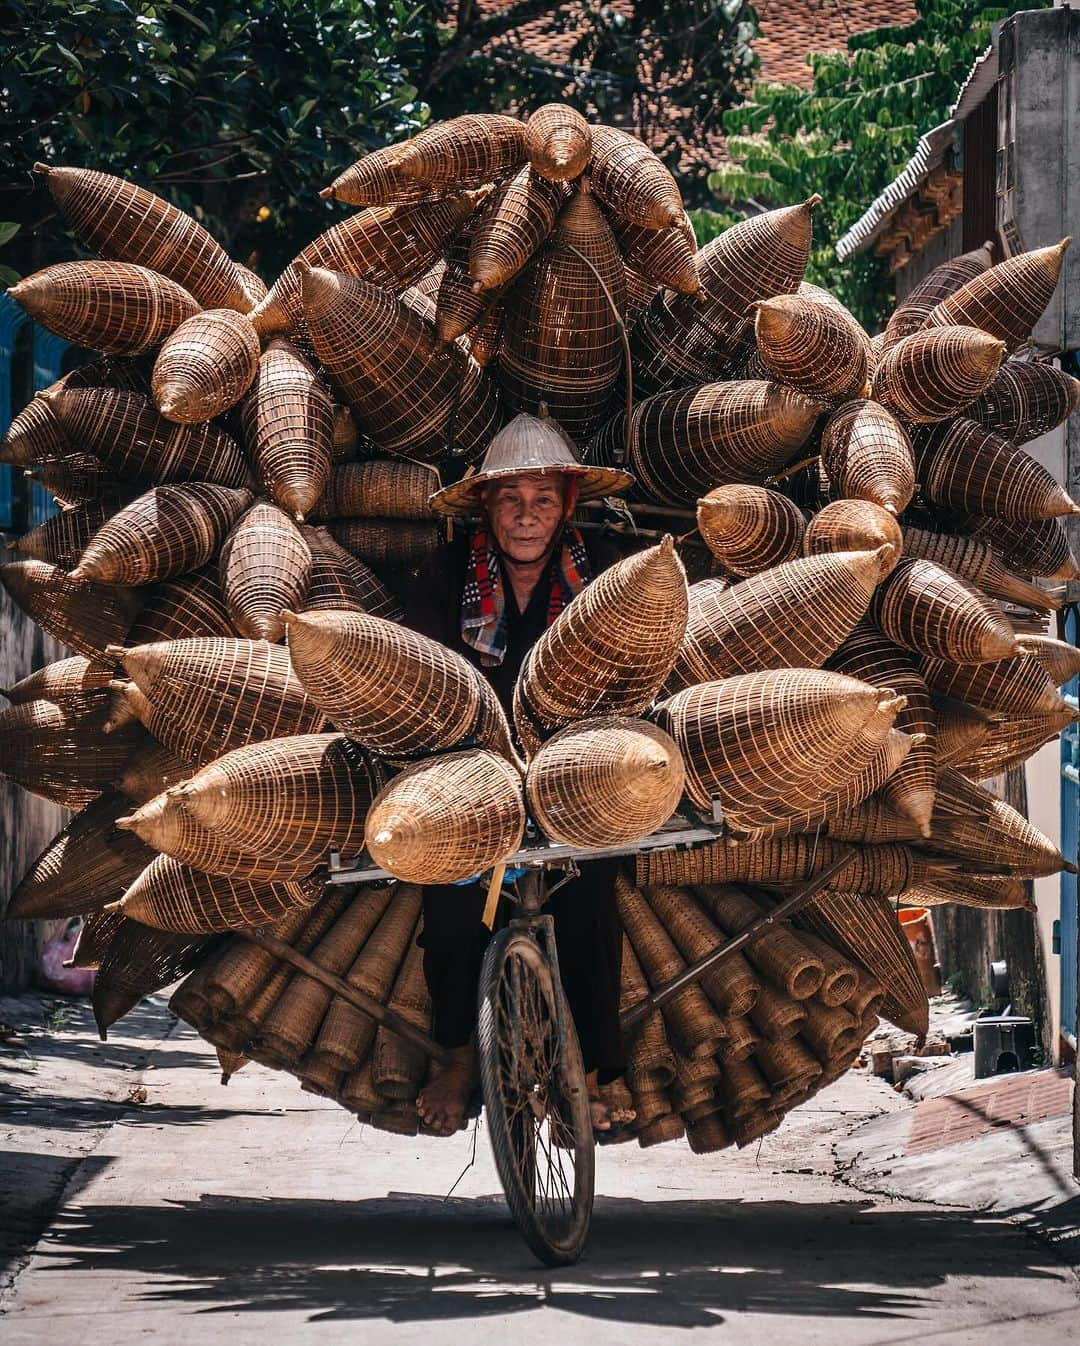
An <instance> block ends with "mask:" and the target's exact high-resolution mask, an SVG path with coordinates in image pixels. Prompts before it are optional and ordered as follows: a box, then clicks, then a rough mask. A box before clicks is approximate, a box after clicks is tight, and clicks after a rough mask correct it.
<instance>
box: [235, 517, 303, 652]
mask: <svg viewBox="0 0 1080 1346" xmlns="http://www.w3.org/2000/svg"><path fill="white" fill-rule="evenodd" d="M311 568H312V560H311V551H310V550H309V548H308V544H307V541H306V539H305V538H304V535H303V533H301V531H300V529H299V528H298V526H297V525H296V524H295V523H294V522H293V521H292V519H290V518H289V516H288V515H287V514H286V513H285V511H284V510H283V509H281V508H280V507H279V506H277V505H272V504H271V503H270V502H269V501H268V500H257V501H256V502H255V504H254V505H252V506H251V508H250V509H249V510H247V511H246V512H245V513H244V514H242V515H241V516H240V517H239V518H238V519H237V520H236V522H235V523H234V524H233V526H232V529H231V531H230V532H229V535H228V537H227V538H226V539H225V541H224V543H223V544H222V547H221V554H220V556H219V558H218V573H219V575H220V578H221V591H222V595H223V597H224V599H225V609H226V611H227V612H228V614H229V620H230V621H231V622H232V625H233V628H234V629H235V630H236V631H237V633H238V634H239V635H242V636H247V637H249V638H250V639H251V640H269V641H270V642H271V643H274V644H276V643H277V642H279V641H281V640H284V638H285V623H284V622H283V621H282V620H281V614H282V612H283V611H285V610H286V609H289V610H292V609H294V608H299V607H302V606H303V603H304V598H305V596H306V594H307V590H308V583H309V581H310V579H311Z"/></svg>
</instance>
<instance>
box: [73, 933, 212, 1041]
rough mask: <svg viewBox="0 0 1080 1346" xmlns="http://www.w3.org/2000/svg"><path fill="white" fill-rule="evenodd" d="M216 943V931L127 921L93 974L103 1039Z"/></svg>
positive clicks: (97, 1018)
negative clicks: (182, 931) (180, 931)
mask: <svg viewBox="0 0 1080 1346" xmlns="http://www.w3.org/2000/svg"><path fill="white" fill-rule="evenodd" d="M215 943H216V939H215V937H214V936H212V935H210V936H207V935H177V934H173V933H169V932H166V931H163V930H151V929H150V928H149V927H148V926H145V925H143V924H142V923H141V922H139V921H132V920H123V921H122V922H121V924H120V926H119V928H118V929H117V930H116V932H115V934H114V935H113V937H112V939H111V940H110V941H109V947H108V948H107V949H106V951H105V953H104V955H103V957H102V959H101V962H100V963H99V965H98V971H97V976H96V977H95V978H94V990H93V994H92V1001H91V1003H92V1005H93V1009H94V1019H95V1020H96V1022H97V1025H98V1029H99V1031H100V1033H101V1037H102V1040H103V1041H104V1039H105V1036H106V1033H107V1031H108V1029H109V1028H111V1027H112V1025H113V1024H114V1023H116V1021H117V1020H118V1019H121V1018H123V1016H124V1015H125V1014H127V1013H128V1012H129V1010H133V1009H134V1008H135V1006H136V1005H137V1004H138V1003H139V1001H140V1000H142V999H143V998H144V997H146V996H148V995H153V994H154V992H155V991H160V990H161V989H162V988H163V987H165V986H171V985H172V983H173V982H174V981H179V980H180V978H181V977H183V976H185V975H186V974H187V973H188V972H190V971H191V969H192V968H193V967H195V966H196V965H197V964H198V963H199V962H201V961H202V959H203V958H204V957H205V956H206V954H207V953H208V952H209V950H211V949H212V948H213V947H214V944H215Z"/></svg>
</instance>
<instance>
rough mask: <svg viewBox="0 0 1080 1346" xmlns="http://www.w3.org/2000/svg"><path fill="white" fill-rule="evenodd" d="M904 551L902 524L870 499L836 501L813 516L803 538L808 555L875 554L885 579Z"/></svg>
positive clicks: (882, 576)
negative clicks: (827, 553) (836, 553)
mask: <svg viewBox="0 0 1080 1346" xmlns="http://www.w3.org/2000/svg"><path fill="white" fill-rule="evenodd" d="M903 550H904V537H903V533H902V532H901V529H900V525H899V524H898V523H897V522H896V519H895V518H894V517H893V515H892V514H890V513H889V511H888V510H885V509H882V508H881V506H880V505H875V504H874V503H873V502H872V501H870V500H834V501H833V502H832V503H831V504H828V505H825V506H824V508H823V509H820V510H819V511H818V512H817V513H816V514H814V515H813V516H812V518H811V519H810V522H809V523H808V524H807V526H806V533H805V534H804V536H803V551H804V553H805V554H806V555H807V556H816V555H820V554H822V553H825V552H851V551H863V552H866V551H872V552H874V553H875V554H876V555H877V557H878V561H879V565H880V570H881V578H882V579H884V578H885V576H886V575H890V574H891V573H892V571H893V570H894V569H895V568H896V563H897V562H898V561H899V560H900V556H901V554H902V552H903Z"/></svg>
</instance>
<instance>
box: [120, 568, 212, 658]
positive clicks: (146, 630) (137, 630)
mask: <svg viewBox="0 0 1080 1346" xmlns="http://www.w3.org/2000/svg"><path fill="white" fill-rule="evenodd" d="M235 634H236V633H235V631H234V630H233V625H232V622H231V621H230V620H229V614H228V613H227V612H226V610H225V600H224V598H223V597H222V594H221V585H220V584H219V583H218V575H217V567H216V566H215V565H212V564H211V565H208V566H204V567H202V568H201V569H199V570H193V571H191V572H190V574H187V575H178V576H177V578H176V579H172V580H165V581H164V583H162V584H157V585H155V586H154V588H153V589H151V590H150V591H149V594H148V597H147V599H146V602H145V604H144V605H143V609H142V611H141V612H140V613H139V615H138V617H137V618H136V620H135V622H134V624H133V626H132V628H131V630H130V631H129V632H128V636H127V640H126V642H125V643H126V644H128V645H153V644H154V643H155V642H156V641H159V640H185V639H187V638H189V637H194V636H233V635H235Z"/></svg>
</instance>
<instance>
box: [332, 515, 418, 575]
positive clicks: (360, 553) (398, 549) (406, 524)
mask: <svg viewBox="0 0 1080 1346" xmlns="http://www.w3.org/2000/svg"><path fill="white" fill-rule="evenodd" d="M330 533H331V535H332V537H333V538H334V540H335V541H336V542H338V543H339V544H340V545H341V546H342V547H343V548H344V549H345V550H346V551H347V552H348V553H349V554H350V555H351V556H352V557H354V558H355V559H356V560H357V561H359V562H360V563H361V564H362V565H364V566H369V567H370V568H371V569H372V570H374V571H375V572H376V573H377V574H378V575H379V576H380V577H382V578H383V579H384V580H385V581H386V583H387V584H391V585H395V586H397V585H398V584H399V582H400V577H401V574H402V572H403V571H404V572H408V571H414V570H416V569H417V568H418V567H419V566H420V565H422V564H423V562H424V561H425V560H426V559H427V557H428V556H430V555H431V553H432V552H433V551H436V550H437V549H438V547H439V546H440V544H441V542H442V540H443V537H444V534H443V533H442V531H441V530H440V529H439V528H437V527H435V526H434V525H432V524H428V523H420V522H417V521H416V520H414V519H336V520H332V521H331V523H330Z"/></svg>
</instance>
